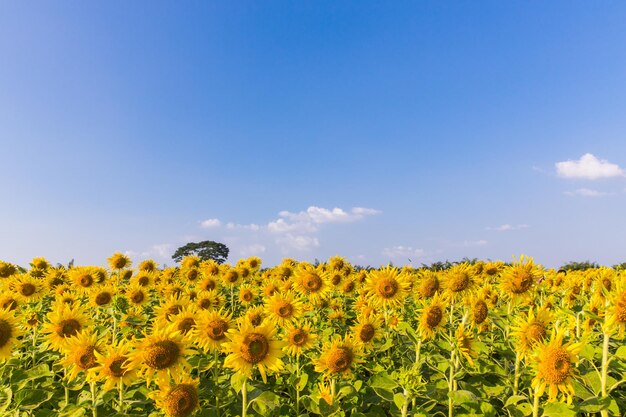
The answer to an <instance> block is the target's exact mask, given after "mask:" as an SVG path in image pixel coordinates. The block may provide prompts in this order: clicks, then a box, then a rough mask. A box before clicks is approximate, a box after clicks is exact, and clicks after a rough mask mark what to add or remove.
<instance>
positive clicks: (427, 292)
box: [415, 269, 439, 299]
mask: <svg viewBox="0 0 626 417" xmlns="http://www.w3.org/2000/svg"><path fill="white" fill-rule="evenodd" d="M418 277H419V278H418V283H417V286H416V287H415V290H416V291H417V294H418V296H419V298H421V299H424V298H431V297H432V296H434V295H435V293H437V291H439V277H438V276H437V273H436V272H433V271H430V270H427V269H426V270H423V271H420V272H419V275H418Z"/></svg>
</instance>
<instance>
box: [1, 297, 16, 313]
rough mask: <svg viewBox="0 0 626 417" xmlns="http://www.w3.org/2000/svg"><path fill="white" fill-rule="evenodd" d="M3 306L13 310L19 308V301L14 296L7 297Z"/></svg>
mask: <svg viewBox="0 0 626 417" xmlns="http://www.w3.org/2000/svg"><path fill="white" fill-rule="evenodd" d="M2 308H4V309H8V310H9V311H13V310H15V309H16V308H17V301H16V300H15V299H13V298H7V299H5V301H4V303H2Z"/></svg>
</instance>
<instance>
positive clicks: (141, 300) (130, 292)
mask: <svg viewBox="0 0 626 417" xmlns="http://www.w3.org/2000/svg"><path fill="white" fill-rule="evenodd" d="M124 294H125V295H126V298H127V299H128V301H129V302H130V305H131V306H132V307H141V306H143V305H145V304H147V303H148V301H150V292H149V290H148V288H146V287H142V286H140V285H139V284H137V283H134V284H130V285H128V286H127V287H126V288H124Z"/></svg>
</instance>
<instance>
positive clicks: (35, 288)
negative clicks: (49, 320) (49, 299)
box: [8, 274, 45, 303]
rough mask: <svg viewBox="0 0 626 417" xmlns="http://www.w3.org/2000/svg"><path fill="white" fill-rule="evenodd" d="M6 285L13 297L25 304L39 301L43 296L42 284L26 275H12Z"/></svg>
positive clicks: (37, 279)
mask: <svg viewBox="0 0 626 417" xmlns="http://www.w3.org/2000/svg"><path fill="white" fill-rule="evenodd" d="M8 285H9V288H11V289H12V290H13V292H14V293H15V296H16V297H17V298H18V299H19V300H20V301H23V302H26V303H32V302H36V301H39V300H41V299H42V298H43V296H44V295H45V294H44V285H43V282H42V281H41V280H40V279H39V278H33V277H32V276H30V275H28V274H20V275H14V276H13V277H12V278H11V281H10V282H9V284H8Z"/></svg>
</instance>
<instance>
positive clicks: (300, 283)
mask: <svg viewBox="0 0 626 417" xmlns="http://www.w3.org/2000/svg"><path fill="white" fill-rule="evenodd" d="M294 289H295V291H296V292H297V293H298V294H299V295H300V296H301V297H303V298H305V299H306V300H308V301H309V302H310V303H311V304H313V305H319V304H320V303H321V301H322V300H325V299H326V298H327V297H328V292H329V291H330V286H329V285H328V280H327V276H326V273H325V272H322V270H321V268H315V267H313V266H312V265H310V264H301V265H300V266H299V267H298V269H297V270H296V271H295V272H294Z"/></svg>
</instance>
